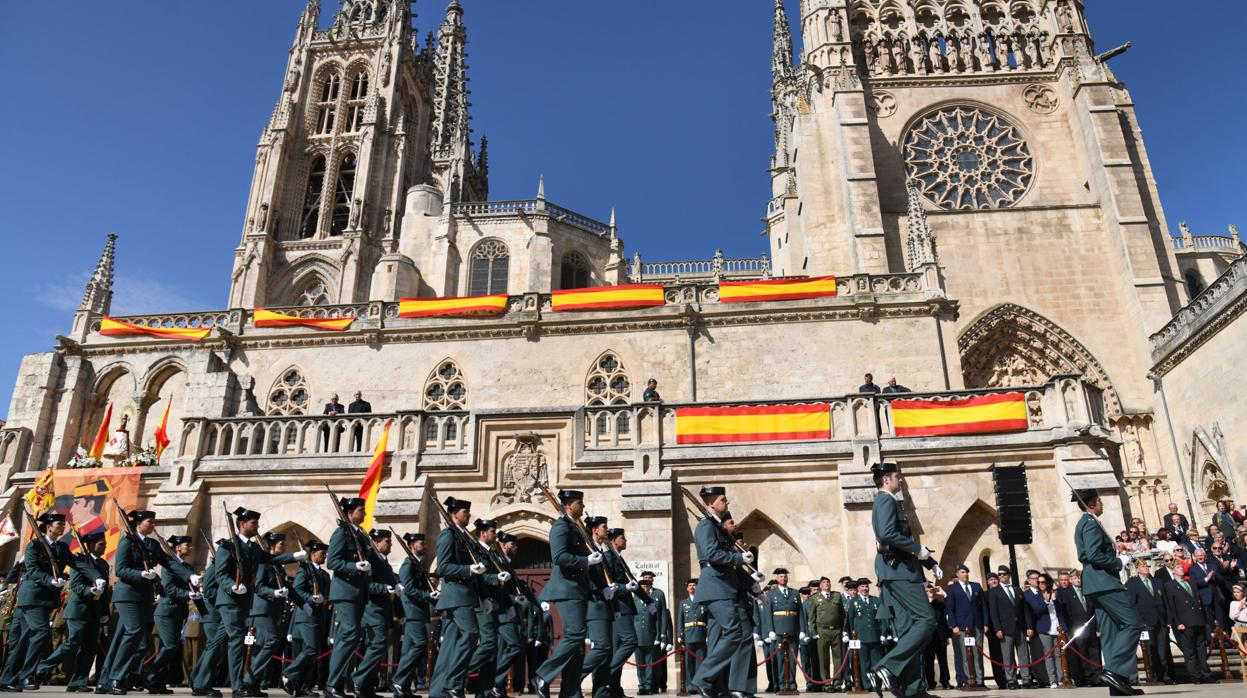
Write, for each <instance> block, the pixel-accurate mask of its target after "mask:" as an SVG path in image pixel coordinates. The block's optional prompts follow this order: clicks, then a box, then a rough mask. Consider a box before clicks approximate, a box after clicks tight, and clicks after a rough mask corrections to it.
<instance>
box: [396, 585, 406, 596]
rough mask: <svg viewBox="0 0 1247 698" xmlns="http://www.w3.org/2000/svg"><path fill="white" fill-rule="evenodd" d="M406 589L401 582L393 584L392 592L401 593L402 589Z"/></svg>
mask: <svg viewBox="0 0 1247 698" xmlns="http://www.w3.org/2000/svg"><path fill="white" fill-rule="evenodd" d="M406 590H407V587H405V586H403V585H402V584H395V585H394V593H396V594H401V593H403V592H404V591H406Z"/></svg>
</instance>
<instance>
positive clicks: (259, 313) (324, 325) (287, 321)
mask: <svg viewBox="0 0 1247 698" xmlns="http://www.w3.org/2000/svg"><path fill="white" fill-rule="evenodd" d="M251 322H252V324H254V325H255V326H256V327H311V328H312V329H316V330H331V331H334V332H341V331H343V330H347V329H350V327H351V323H353V322H355V318H353V317H328V318H314V317H299V316H297V315H286V314H285V313H277V312H274V311H272V310H265V309H264V308H256V309H255V310H253V311H252V312H251Z"/></svg>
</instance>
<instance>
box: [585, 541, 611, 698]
mask: <svg viewBox="0 0 1247 698" xmlns="http://www.w3.org/2000/svg"><path fill="white" fill-rule="evenodd" d="M584 523H585V528H586V529H588V531H589V535H590V536H592V538H593V548H594V552H596V553H598V554H600V555H602V564H601V565H596V566H594V567H592V568H591V569H589V571H588V575H589V604H588V606H587V608H586V609H585V625H586V628H587V630H588V634H589V651H588V652H586V653H585V660H584V665H583V666H581V668H580V681H581V682H582V683H583V682H584V680H585V679H586V678H588V677H590V676H592V677H593V698H609V697H610V695H611V688H610V678H611V676H610V661H611V621H612V620H613V619H614V615H615V612H614V611H615V609H614V608H612V607H611V601H612V599H614V597H615V592H616V588H615V585H614V583H613V581H614V580H613V575H611V573H610V570H609V568H608V565H609V564H610V561H609V560H607V559H606V549H607V543H606V534H607V530H608V529H607V522H606V517H605V516H588V517H585V522H584ZM607 578H611V580H612V581H611V582H607Z"/></svg>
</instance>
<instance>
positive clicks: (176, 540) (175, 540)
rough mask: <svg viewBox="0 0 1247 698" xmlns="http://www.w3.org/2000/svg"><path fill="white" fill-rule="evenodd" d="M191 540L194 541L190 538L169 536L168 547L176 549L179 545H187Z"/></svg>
mask: <svg viewBox="0 0 1247 698" xmlns="http://www.w3.org/2000/svg"><path fill="white" fill-rule="evenodd" d="M192 540H194V539H193V538H191V537H190V536H169V545H171V546H173V547H175V548H176V547H178V546H179V545H181V544H183V543H189V542H191V541H192Z"/></svg>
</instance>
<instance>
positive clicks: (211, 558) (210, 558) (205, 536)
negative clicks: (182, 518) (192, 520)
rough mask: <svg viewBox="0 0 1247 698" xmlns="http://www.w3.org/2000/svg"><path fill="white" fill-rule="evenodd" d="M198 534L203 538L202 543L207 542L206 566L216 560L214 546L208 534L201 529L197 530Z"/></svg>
mask: <svg viewBox="0 0 1247 698" xmlns="http://www.w3.org/2000/svg"><path fill="white" fill-rule="evenodd" d="M199 536H200V537H201V538H203V539H204V543H207V544H208V566H209V567H210V566H211V565H212V563H213V562H216V546H215V545H213V544H212V539H211V538H209V537H208V534H207V533H204V532H203V531H202V530H200V531H199Z"/></svg>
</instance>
